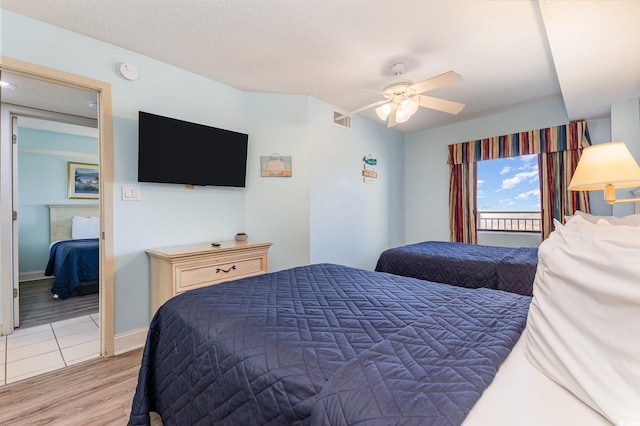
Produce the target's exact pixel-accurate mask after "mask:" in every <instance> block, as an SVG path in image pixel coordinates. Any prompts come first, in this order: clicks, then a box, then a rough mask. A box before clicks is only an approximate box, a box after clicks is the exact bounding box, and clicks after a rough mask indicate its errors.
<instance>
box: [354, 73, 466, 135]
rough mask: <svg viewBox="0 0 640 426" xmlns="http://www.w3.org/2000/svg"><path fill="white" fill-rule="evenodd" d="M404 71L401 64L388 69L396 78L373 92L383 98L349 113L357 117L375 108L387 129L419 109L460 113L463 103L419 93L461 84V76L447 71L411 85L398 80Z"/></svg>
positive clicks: (406, 81) (408, 81) (405, 81)
mask: <svg viewBox="0 0 640 426" xmlns="http://www.w3.org/2000/svg"><path fill="white" fill-rule="evenodd" d="M404 70H405V64H403V63H402V62H399V63H396V64H393V65H392V66H391V73H392V74H393V75H394V76H396V78H398V79H397V80H395V81H393V82H391V83H389V84H387V86H386V87H385V88H384V90H383V91H382V92H376V93H379V94H381V95H382V96H384V98H385V99H384V100H381V101H378V102H374V103H372V104H370V105H367V106H365V107H362V108H359V109H357V110H355V111H352V112H351V114H357V113H359V112H361V111H364V110H366V109H369V108H374V107H375V108H376V114H377V115H378V117H380V119H381V120H382V121H385V120H387V119H388V121H387V127H393V126H395V125H396V124H399V123H404V122H405V121H407V120H409V118H411V116H412V115H413V114H415V113H416V111H417V110H418V107H424V108H430V109H435V110H437V111H443V112H447V113H449V114H457V113H459V112H460V111H462V109H463V108H464V104H462V103H460V102H454V101H448V100H446V99H440V98H434V97H432V96H427V95H423V94H422V93H424V92H428V91H429V90H434V89H438V88H440V87H444V86H448V85H449V84H453V83H457V82H458V81H461V80H462V76H461V75H460V74H458V73H457V72H454V71H448V72H445V73H443V74H440V75H437V76H435V77H431V78H428V79H426V80H422V81H419V82H417V83H414V82H413V81H411V80H406V79H400V76H401V75H402V74H403V73H404Z"/></svg>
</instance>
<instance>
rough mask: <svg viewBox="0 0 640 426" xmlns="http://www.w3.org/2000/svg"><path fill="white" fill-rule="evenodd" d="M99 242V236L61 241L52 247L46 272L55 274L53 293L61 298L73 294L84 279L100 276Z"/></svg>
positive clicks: (91, 279) (46, 273)
mask: <svg viewBox="0 0 640 426" xmlns="http://www.w3.org/2000/svg"><path fill="white" fill-rule="evenodd" d="M99 259H100V256H99V243H98V239H97V238H89V239H83V240H66V241H59V242H57V243H55V244H54V245H53V246H52V247H51V251H50V253H49V262H48V263H47V268H46V269H45V272H44V274H45V275H46V276H51V275H54V276H55V279H54V281H53V287H52V288H51V293H53V294H57V295H58V297H60V298H61V299H66V298H68V297H69V296H71V295H73V291H74V290H75V288H76V287H78V286H79V285H80V284H81V283H82V282H83V281H93V280H97V279H98V276H99V271H100V268H99V265H100V260H99Z"/></svg>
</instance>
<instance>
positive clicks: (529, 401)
mask: <svg viewBox="0 0 640 426" xmlns="http://www.w3.org/2000/svg"><path fill="white" fill-rule="evenodd" d="M525 333H527V330H526V329H525V331H524V332H523V333H522V336H521V337H520V339H519V340H518V342H517V343H516V345H515V347H514V348H513V351H512V352H511V354H509V356H508V357H507V359H506V360H505V362H504V363H503V364H502V366H500V369H499V370H498V373H497V374H496V377H495V378H494V380H493V382H492V383H491V385H490V386H489V387H488V388H487V389H486V390H485V391H484V393H483V394H482V397H481V398H480V400H479V401H478V402H477V403H476V405H475V406H474V407H473V409H472V410H471V412H470V413H469V415H468V416H467V418H466V420H465V421H464V423H463V426H515V425H517V426H570V425H580V426H601V425H603V426H611V423H610V422H609V421H607V420H606V419H605V418H604V417H602V416H601V415H600V414H599V413H597V412H596V411H594V410H593V409H591V408H590V407H589V406H587V405H586V404H584V403H583V402H582V401H580V400H579V399H578V398H576V397H575V396H574V395H572V394H571V393H570V392H569V391H567V390H566V389H564V388H563V387H561V386H559V385H558V384H556V383H555V382H553V381H551V379H549V378H548V377H547V376H545V375H544V374H543V373H541V372H540V371H539V370H538V369H536V368H535V367H534V366H533V365H532V364H531V363H530V362H529V361H528V360H527V358H526V356H525V346H526V336H525Z"/></svg>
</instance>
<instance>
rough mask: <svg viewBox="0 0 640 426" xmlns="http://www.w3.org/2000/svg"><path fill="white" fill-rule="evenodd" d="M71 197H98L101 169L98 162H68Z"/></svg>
mask: <svg viewBox="0 0 640 426" xmlns="http://www.w3.org/2000/svg"><path fill="white" fill-rule="evenodd" d="M68 169H69V175H68V182H69V198H83V199H98V198H99V197H100V171H99V169H98V165H97V164H89V163H72V162H69V163H68Z"/></svg>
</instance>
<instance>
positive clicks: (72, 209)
mask: <svg viewBox="0 0 640 426" xmlns="http://www.w3.org/2000/svg"><path fill="white" fill-rule="evenodd" d="M73 216H82V217H90V216H95V217H100V206H99V205H98V204H58V205H49V241H50V242H54V241H60V240H70V239H71V219H72V218H73Z"/></svg>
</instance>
